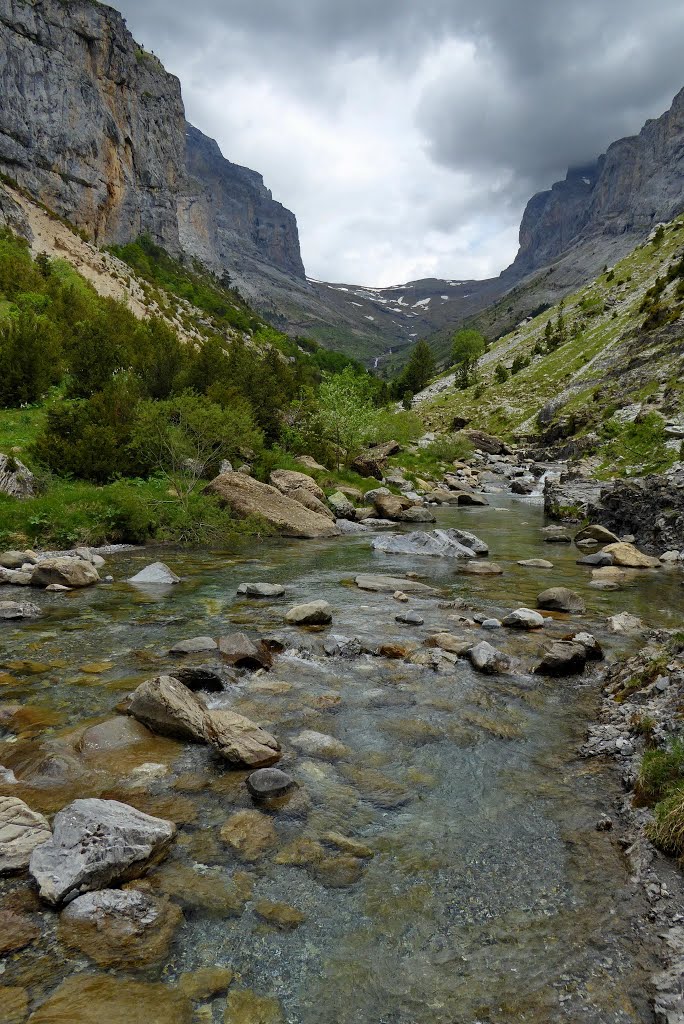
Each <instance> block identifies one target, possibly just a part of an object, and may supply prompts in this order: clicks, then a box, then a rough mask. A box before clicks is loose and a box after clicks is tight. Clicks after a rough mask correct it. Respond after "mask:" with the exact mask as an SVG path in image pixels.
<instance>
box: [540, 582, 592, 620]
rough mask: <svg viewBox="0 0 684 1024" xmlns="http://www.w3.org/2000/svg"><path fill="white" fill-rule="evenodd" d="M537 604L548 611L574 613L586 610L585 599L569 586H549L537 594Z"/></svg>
mask: <svg viewBox="0 0 684 1024" xmlns="http://www.w3.org/2000/svg"><path fill="white" fill-rule="evenodd" d="M537 606H538V607H539V608H544V609H546V610H548V611H554V612H569V613H570V614H573V615H578V614H581V613H582V612H583V611H585V610H586V606H585V604H584V600H583V599H582V597H581V596H580V595H579V594H578V593H576V591H574V590H569V589H568V588H567V587H549V589H548V590H543V591H542V592H541V594H538V595H537Z"/></svg>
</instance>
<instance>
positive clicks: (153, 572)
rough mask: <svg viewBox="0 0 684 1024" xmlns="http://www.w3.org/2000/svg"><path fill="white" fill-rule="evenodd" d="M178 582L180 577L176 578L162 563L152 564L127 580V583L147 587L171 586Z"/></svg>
mask: <svg viewBox="0 0 684 1024" xmlns="http://www.w3.org/2000/svg"><path fill="white" fill-rule="evenodd" d="M180 581H181V579H180V576H176V574H175V572H172V570H171V569H169V567H168V565H165V564H164V562H152V563H151V564H150V565H146V566H145V568H144V569H141V570H140V572H137V573H136V574H135V576H131V577H130V579H129V580H128V582H129V583H140V584H144V585H149V586H171V584H173V583H180Z"/></svg>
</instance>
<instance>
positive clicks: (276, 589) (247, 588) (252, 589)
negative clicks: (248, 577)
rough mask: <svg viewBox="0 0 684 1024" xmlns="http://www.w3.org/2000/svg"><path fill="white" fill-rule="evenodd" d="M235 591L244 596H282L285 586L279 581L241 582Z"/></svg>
mask: <svg viewBox="0 0 684 1024" xmlns="http://www.w3.org/2000/svg"><path fill="white" fill-rule="evenodd" d="M237 592H238V594H244V596H245V597H282V595H283V594H284V593H285V587H283V586H281V584H280V583H241V584H240V586H239V587H238V588H237Z"/></svg>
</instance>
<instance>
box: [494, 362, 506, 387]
mask: <svg viewBox="0 0 684 1024" xmlns="http://www.w3.org/2000/svg"><path fill="white" fill-rule="evenodd" d="M494 376H495V377H496V379H497V381H498V382H499V384H504V383H505V382H506V381H507V380H508V378H509V373H508V370H507V368H506V367H505V366H504V364H503V363H497V364H496V366H495V367H494Z"/></svg>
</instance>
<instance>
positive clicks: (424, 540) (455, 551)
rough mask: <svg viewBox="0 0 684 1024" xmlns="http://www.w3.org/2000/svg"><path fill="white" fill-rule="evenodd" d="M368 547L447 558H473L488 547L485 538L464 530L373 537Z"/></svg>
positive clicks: (418, 531)
mask: <svg viewBox="0 0 684 1024" xmlns="http://www.w3.org/2000/svg"><path fill="white" fill-rule="evenodd" d="M371 547H372V548H373V550H374V551H384V552H386V553H387V554H393V555H435V556H439V557H442V556H446V557H448V558H475V556H476V554H487V552H488V550H489V549H488V547H487V545H486V544H485V543H484V541H481V540H480V539H479V538H478V537H476V536H475V534H474V533H468V531H467V530H416V531H415V532H414V533H400V534H393V535H391V536H384V537H375V538H374V539H373V541H372V542H371Z"/></svg>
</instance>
